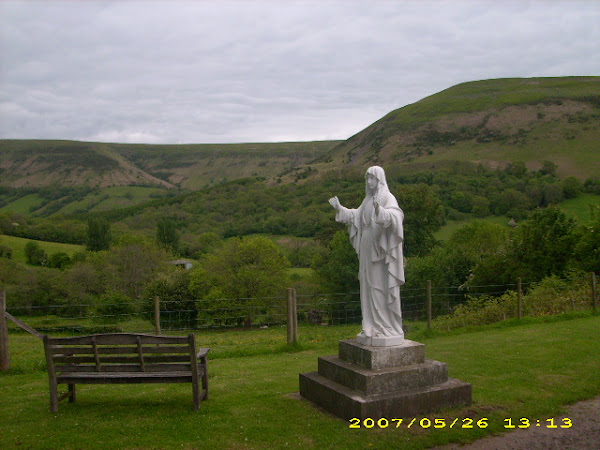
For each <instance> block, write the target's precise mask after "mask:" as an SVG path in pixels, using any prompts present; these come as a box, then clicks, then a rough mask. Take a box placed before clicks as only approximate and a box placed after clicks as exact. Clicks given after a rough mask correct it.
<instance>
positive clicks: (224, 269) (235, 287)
mask: <svg viewBox="0 0 600 450" xmlns="http://www.w3.org/2000/svg"><path fill="white" fill-rule="evenodd" d="M289 265H290V263H289V261H288V260H287V258H285V256H283V254H282V253H281V252H280V251H279V249H278V248H277V247H276V246H275V244H274V243H273V241H271V240H270V239H267V238H265V237H262V236H254V237H244V238H233V239H230V240H229V241H228V242H226V243H225V245H224V246H223V247H222V248H221V249H219V250H218V251H217V252H216V253H212V254H210V255H207V256H206V257H205V259H204V260H203V261H202V263H201V267H200V269H199V270H198V271H197V272H195V273H194V274H193V275H192V282H191V290H192V292H194V293H195V294H196V295H197V297H198V298H199V299H205V298H207V297H211V298H212V299H214V298H215V297H216V295H217V294H218V295H219V296H221V298H222V299H223V298H224V299H236V302H237V305H238V307H239V308H240V310H239V313H238V314H237V316H238V317H239V320H238V324H242V323H245V324H246V325H247V326H252V323H253V322H254V320H255V317H256V316H257V315H259V314H261V315H264V314H268V309H269V306H270V305H271V304H272V303H273V300H272V299H268V298H272V297H280V298H281V299H283V298H284V293H285V289H286V287H287V286H288V275H287V268H288V267H289Z"/></svg>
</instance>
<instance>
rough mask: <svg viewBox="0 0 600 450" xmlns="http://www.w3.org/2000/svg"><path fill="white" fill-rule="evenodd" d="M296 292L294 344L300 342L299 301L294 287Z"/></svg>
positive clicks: (294, 290)
mask: <svg viewBox="0 0 600 450" xmlns="http://www.w3.org/2000/svg"><path fill="white" fill-rule="evenodd" d="M292 291H293V293H294V344H297V343H298V303H297V295H296V289H294V288H292Z"/></svg>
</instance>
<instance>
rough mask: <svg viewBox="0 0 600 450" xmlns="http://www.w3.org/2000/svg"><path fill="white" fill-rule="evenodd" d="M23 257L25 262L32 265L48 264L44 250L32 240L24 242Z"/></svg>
mask: <svg viewBox="0 0 600 450" xmlns="http://www.w3.org/2000/svg"><path fill="white" fill-rule="evenodd" d="M25 258H26V259H27V264H31V265H32V266H47V265H48V255H47V254H46V251H45V250H44V249H43V248H42V247H40V245H39V244H38V243H37V242H34V241H29V242H27V244H25Z"/></svg>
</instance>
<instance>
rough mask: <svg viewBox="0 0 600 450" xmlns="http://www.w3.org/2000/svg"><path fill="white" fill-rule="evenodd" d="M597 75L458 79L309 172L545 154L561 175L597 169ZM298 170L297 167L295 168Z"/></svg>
mask: <svg viewBox="0 0 600 450" xmlns="http://www.w3.org/2000/svg"><path fill="white" fill-rule="evenodd" d="M599 142H600V77H563V78H526V79H521V78H515V79H498V80H485V81H476V82H470V83H463V84H460V85H457V86H454V87H451V88H449V89H446V90H444V91H442V92H440V93H437V94H434V95H432V96H430V97H427V98H424V99H422V100H420V101H418V102H416V103H413V104H411V105H408V106H405V107H403V108H400V109H398V110H395V111H392V112H391V113H389V114H387V115H386V116H385V117H383V118H381V119H380V120H378V121H377V122H375V123H374V124H372V125H370V126H369V127H367V128H366V129H364V130H363V131H361V132H359V133H357V134H356V135H354V136H352V137H351V138H350V139H348V140H347V141H345V142H343V143H342V144H340V145H338V146H337V147H336V148H335V149H333V150H332V152H331V154H329V155H328V156H327V158H323V159H321V160H320V161H315V162H314V163H312V164H311V165H310V166H311V175H314V174H318V173H320V174H323V173H327V172H329V171H331V170H337V171H339V170H345V169H344V168H347V167H361V168H366V167H368V166H369V165H373V164H378V165H382V166H385V167H388V168H389V167H393V166H397V167H398V168H399V169H401V170H404V171H409V172H410V171H413V170H415V169H417V170H424V169H427V170H431V169H436V168H439V167H440V166H444V165H446V164H447V163H448V161H465V162H473V163H482V164H485V165H487V166H489V167H493V168H495V167H506V165H507V164H508V163H510V162H512V161H523V162H525V163H526V165H527V167H528V168H530V169H539V168H540V167H541V166H542V164H543V161H546V160H547V161H552V162H554V163H555V164H557V166H558V172H559V174H560V175H561V176H570V175H572V176H576V177H579V178H580V179H585V178H587V177H590V176H595V175H597V174H598V173H600V148H599V146H600V144H599ZM300 170H302V169H300Z"/></svg>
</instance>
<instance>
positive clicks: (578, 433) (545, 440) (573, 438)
mask: <svg viewBox="0 0 600 450" xmlns="http://www.w3.org/2000/svg"><path fill="white" fill-rule="evenodd" d="M563 418H569V419H571V421H572V423H573V426H572V427H571V428H562V429H561V428H555V429H553V428H546V427H545V426H539V427H537V426H535V425H534V426H532V427H530V428H528V429H517V430H515V431H511V432H508V433H503V434H501V435H498V436H490V437H486V438H483V439H480V440H478V441H475V442H473V443H471V444H467V445H458V444H451V445H444V446H442V447H435V449H437V450H456V449H460V450H508V449H511V450H513V449H527V450H538V449H544V450H546V449H556V450H558V449H560V450H564V449H573V450H587V449H591V450H599V449H600V397H597V398H595V399H592V400H586V401H583V402H579V403H575V404H573V405H571V406H568V407H567V413H566V414H564V415H562V416H560V417H557V418H556V420H555V422H554V423H555V424H556V425H562V424H563V423H564V422H563V421H562V419H563Z"/></svg>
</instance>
